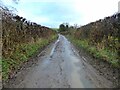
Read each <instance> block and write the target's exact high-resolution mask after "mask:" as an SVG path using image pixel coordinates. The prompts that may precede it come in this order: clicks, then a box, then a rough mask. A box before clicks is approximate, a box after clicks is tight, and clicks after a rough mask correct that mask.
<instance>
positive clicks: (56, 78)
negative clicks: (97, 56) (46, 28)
mask: <svg viewBox="0 0 120 90" xmlns="http://www.w3.org/2000/svg"><path fill="white" fill-rule="evenodd" d="M5 87H8V88H110V87H112V83H111V82H110V81H108V80H106V79H105V78H104V77H103V76H100V75H99V73H98V72H97V71H96V70H95V69H94V68H93V67H92V66H91V65H89V64H88V63H87V60H86V59H85V57H83V56H79V54H78V52H77V50H76V49H75V48H74V46H73V45H72V44H71V43H70V42H69V41H68V40H67V39H66V38H65V37H64V36H63V35H59V38H58V40H57V41H56V42H55V43H53V44H51V45H49V46H48V47H47V48H46V49H45V50H44V51H43V52H42V53H40V54H39V55H38V56H37V61H36V62H35V63H33V64H31V65H30V66H29V67H28V68H25V69H24V70H22V71H20V72H18V73H17V74H16V76H15V78H14V79H11V81H10V82H9V83H8V84H6V85H5Z"/></svg>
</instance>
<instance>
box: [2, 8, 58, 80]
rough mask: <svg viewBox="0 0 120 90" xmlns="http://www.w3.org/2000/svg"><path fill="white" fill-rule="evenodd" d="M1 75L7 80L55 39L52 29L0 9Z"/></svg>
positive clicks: (55, 35)
mask: <svg viewBox="0 0 120 90" xmlns="http://www.w3.org/2000/svg"><path fill="white" fill-rule="evenodd" d="M2 11H3V13H2V44H3V46H2V77H3V80H7V79H8V78H9V77H11V76H10V75H11V73H13V72H14V71H15V70H16V69H17V68H19V67H20V66H21V64H23V63H24V62H26V61H27V60H29V57H31V56H33V54H35V53H36V52H37V51H38V50H39V49H42V48H43V47H45V46H46V45H48V44H49V43H50V42H51V41H53V40H54V39H56V37H57V34H56V32H55V31H54V30H52V29H50V28H48V27H45V26H41V25H39V24H37V23H34V22H30V21H27V20H26V19H25V18H23V17H20V16H18V15H15V14H13V13H12V12H11V11H9V10H7V9H3V10H2Z"/></svg>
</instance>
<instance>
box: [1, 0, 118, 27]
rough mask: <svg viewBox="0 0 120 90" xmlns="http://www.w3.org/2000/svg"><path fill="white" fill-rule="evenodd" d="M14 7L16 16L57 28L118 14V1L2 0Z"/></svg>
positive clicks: (83, 23) (82, 23)
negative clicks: (62, 24)
mask: <svg viewBox="0 0 120 90" xmlns="http://www.w3.org/2000/svg"><path fill="white" fill-rule="evenodd" d="M2 1H3V2H4V4H7V5H11V6H14V7H15V8H16V9H17V11H18V12H17V14H18V15H20V16H22V17H25V18H26V19H28V20H30V21H32V22H36V23H39V24H41V25H44V26H48V27H59V24H61V23H65V22H68V23H70V24H71V25H73V24H78V25H85V24H88V23H90V22H93V21H96V20H99V19H103V18H104V17H106V16H111V15H113V14H114V13H116V12H118V2H119V1H120V0H20V1H19V4H17V5H15V4H14V3H13V2H12V0H2Z"/></svg>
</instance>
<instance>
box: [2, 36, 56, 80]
mask: <svg viewBox="0 0 120 90" xmlns="http://www.w3.org/2000/svg"><path fill="white" fill-rule="evenodd" d="M56 38H57V36H56V35H53V36H51V37H50V39H43V38H41V39H39V40H38V41H37V42H34V43H27V44H23V45H21V46H19V47H18V48H17V50H16V51H14V52H13V53H12V55H11V56H10V57H8V58H4V57H3V58H2V78H3V80H4V81H5V80H7V79H8V77H9V74H10V73H11V72H12V71H14V70H16V69H17V68H19V67H20V66H21V65H22V64H23V63H24V62H26V61H28V60H29V58H30V57H31V56H33V55H34V54H35V53H36V52H37V51H38V50H39V49H42V48H43V47H45V46H47V45H48V44H49V42H51V41H53V40H55V39H56Z"/></svg>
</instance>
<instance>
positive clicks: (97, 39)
mask: <svg viewBox="0 0 120 90" xmlns="http://www.w3.org/2000/svg"><path fill="white" fill-rule="evenodd" d="M73 31H74V32H73ZM73 31H72V32H71V33H70V35H71V36H73V37H74V39H75V40H81V41H84V42H87V45H88V46H89V47H92V46H94V48H95V49H96V52H95V53H97V52H101V51H105V52H106V53H108V54H110V55H112V54H111V53H114V55H115V56H114V55H112V60H113V59H114V62H118V63H120V58H119V56H120V13H117V14H115V15H113V16H110V17H106V18H104V19H100V20H98V21H96V22H92V23H89V24H87V25H85V26H82V27H80V28H78V29H77V30H73ZM116 54H117V56H116ZM110 55H109V56H107V55H106V56H105V55H103V56H104V58H107V57H108V58H109V57H110Z"/></svg>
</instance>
